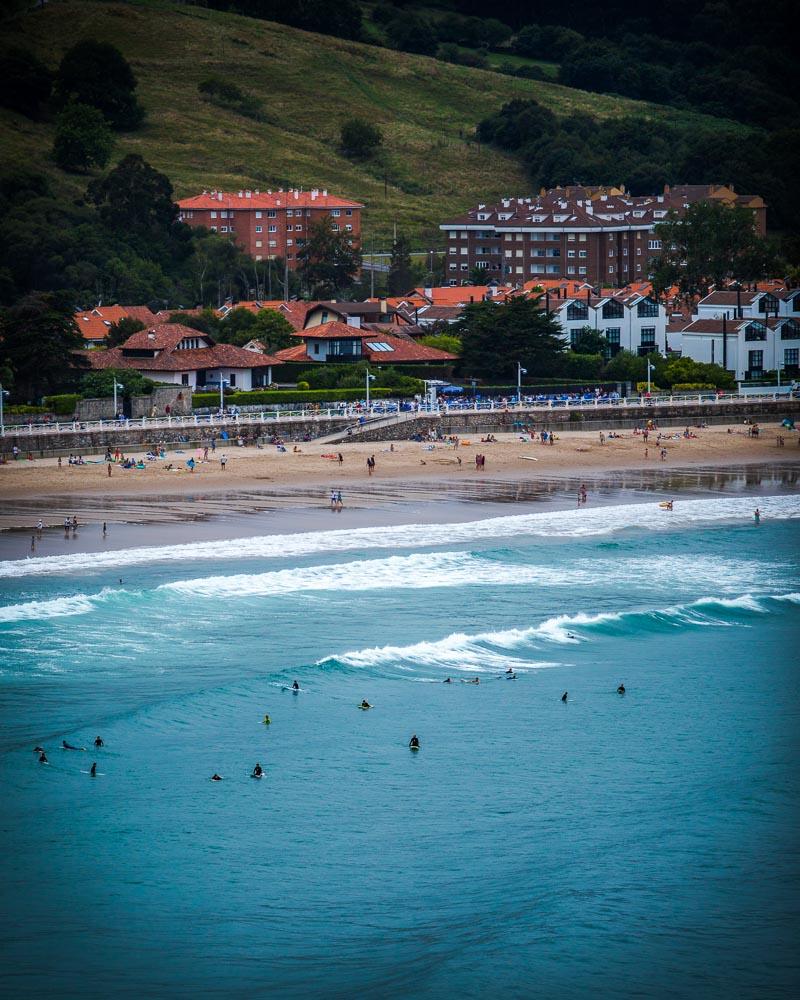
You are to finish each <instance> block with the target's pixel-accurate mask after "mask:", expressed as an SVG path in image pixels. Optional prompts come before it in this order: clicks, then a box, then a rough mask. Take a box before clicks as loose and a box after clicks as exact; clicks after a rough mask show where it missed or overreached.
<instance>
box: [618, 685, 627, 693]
mask: <svg viewBox="0 0 800 1000" xmlns="http://www.w3.org/2000/svg"><path fill="white" fill-rule="evenodd" d="M617 694H625V685H624V684H620V686H619V687H618V688H617Z"/></svg>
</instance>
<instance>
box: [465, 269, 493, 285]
mask: <svg viewBox="0 0 800 1000" xmlns="http://www.w3.org/2000/svg"><path fill="white" fill-rule="evenodd" d="M489 278H490V275H489V272H488V271H487V270H486V268H485V267H473V268H472V270H471V271H470V272H469V280H470V284H472V285H488V284H489Z"/></svg>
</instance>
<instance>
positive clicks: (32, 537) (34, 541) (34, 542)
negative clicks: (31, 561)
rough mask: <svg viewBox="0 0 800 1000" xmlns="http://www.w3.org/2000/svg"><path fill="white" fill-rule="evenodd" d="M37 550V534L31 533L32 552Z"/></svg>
mask: <svg viewBox="0 0 800 1000" xmlns="http://www.w3.org/2000/svg"><path fill="white" fill-rule="evenodd" d="M35 551H36V535H31V552H35Z"/></svg>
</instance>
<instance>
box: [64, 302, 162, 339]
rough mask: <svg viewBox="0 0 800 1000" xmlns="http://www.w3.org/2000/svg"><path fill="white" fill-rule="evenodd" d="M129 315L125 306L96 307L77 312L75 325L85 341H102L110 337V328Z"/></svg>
mask: <svg viewBox="0 0 800 1000" xmlns="http://www.w3.org/2000/svg"><path fill="white" fill-rule="evenodd" d="M148 311H149V310H148ZM128 315H129V313H128V312H127V310H126V309H125V308H124V306H116V305H114V306H95V308H94V309H86V310H83V311H80V312H76V313H75V325H76V326H77V328H78V330H79V331H80V334H81V336H82V337H83V339H84V340H96V341H102V340H105V339H106V337H107V336H108V331H109V328H110V327H111V326H112V325H113V324H115V323H119V321H120V320H121V319H125V317H126V316H128Z"/></svg>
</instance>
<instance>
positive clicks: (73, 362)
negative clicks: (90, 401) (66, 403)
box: [0, 292, 87, 402]
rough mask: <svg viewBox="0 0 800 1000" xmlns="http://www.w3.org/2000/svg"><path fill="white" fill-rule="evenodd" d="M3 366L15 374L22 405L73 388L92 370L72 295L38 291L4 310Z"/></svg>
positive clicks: (0, 317)
mask: <svg viewBox="0 0 800 1000" xmlns="http://www.w3.org/2000/svg"><path fill="white" fill-rule="evenodd" d="M0 362H1V363H2V364H3V365H7V366H8V367H9V368H10V369H11V370H12V372H13V374H14V385H15V395H16V396H17V398H19V399H20V400H22V401H25V402H34V401H35V400H37V399H39V398H40V397H41V396H43V395H45V394H46V393H48V392H54V391H58V390H60V389H62V388H64V387H66V386H68V385H69V384H70V382H71V381H72V380H73V379H75V378H76V377H77V375H78V374H79V373H80V372H81V371H82V370H84V369H85V368H86V366H87V361H86V355H85V352H84V350H83V338H82V337H81V334H80V331H79V330H78V328H77V326H76V325H75V319H74V314H73V308H72V303H71V302H70V300H69V296H68V295H67V294H66V293H64V292H61V293H58V292H36V293H34V294H32V295H28V296H26V297H25V298H23V299H20V300H19V302H17V303H16V304H15V305H13V306H11V307H10V308H8V309H5V310H3V312H2V313H1V314H0Z"/></svg>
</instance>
